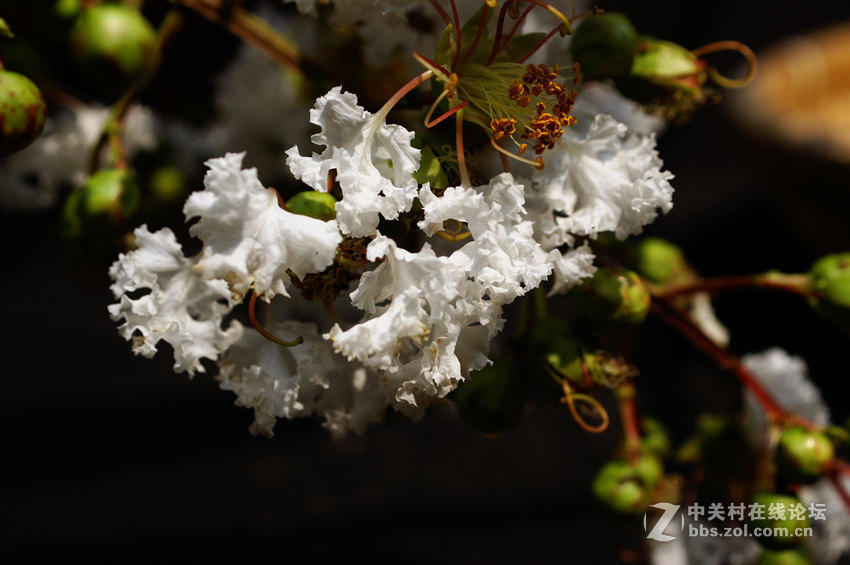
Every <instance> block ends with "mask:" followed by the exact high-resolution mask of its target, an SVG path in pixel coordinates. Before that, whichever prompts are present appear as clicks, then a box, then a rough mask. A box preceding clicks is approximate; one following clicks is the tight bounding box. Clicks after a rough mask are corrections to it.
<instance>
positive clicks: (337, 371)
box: [218, 322, 388, 438]
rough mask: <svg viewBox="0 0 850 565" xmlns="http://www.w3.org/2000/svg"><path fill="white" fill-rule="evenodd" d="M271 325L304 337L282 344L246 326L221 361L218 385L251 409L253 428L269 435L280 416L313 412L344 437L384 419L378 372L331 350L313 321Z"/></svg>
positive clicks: (383, 396) (383, 394)
mask: <svg viewBox="0 0 850 565" xmlns="http://www.w3.org/2000/svg"><path fill="white" fill-rule="evenodd" d="M271 329H272V331H273V332H274V334H275V335H278V336H282V337H283V338H285V339H291V338H295V337H296V336H301V337H303V338H304V342H303V343H302V344H300V345H298V346H297V347H281V346H280V345H278V344H276V343H273V342H271V341H269V340H267V339H266V338H264V337H262V336H261V335H260V334H259V333H257V332H255V331H253V330H246V331H245V333H244V335H243V336H242V339H240V340H239V341H238V342H237V343H235V344H234V345H233V346H232V347H231V348H230V349H229V350H228V351H227V353H226V354H225V355H224V357H223V358H222V360H221V362H220V366H221V371H220V373H219V375H218V380H219V382H220V384H221V388H223V389H225V390H230V391H233V392H234V393H235V394H236V396H237V399H236V404H237V405H238V406H244V407H246V408H252V409H253V410H254V423H253V424H251V428H250V431H251V433H252V434H255V435H257V434H262V435H265V436H269V437H271V436H272V435H274V433H273V430H274V425H275V423H276V422H277V419H278V418H287V419H292V418H296V417H302V416H309V415H311V414H317V415H320V416H324V417H325V424H324V425H325V427H326V428H328V430H329V431H330V432H331V435H332V436H334V437H335V438H342V437H345V435H346V434H347V433H348V432H354V433H357V434H362V433H363V432H365V430H366V427H367V426H369V425H370V424H372V423H374V422H378V421H381V420H382V419H383V414H384V410H385V408H386V406H387V404H388V397H387V394H386V392H385V391H384V389H383V388H382V387H381V386H380V383H379V382H378V377H377V376H376V375H375V374H374V373H370V372H367V371H366V369H365V368H363V367H362V366H359V365H356V364H353V363H349V362H347V361H346V360H345V359H344V358H343V357H342V356H340V355H337V354H335V353H334V352H333V350H332V349H331V345H330V344H329V343H328V342H327V341H325V340H323V339H322V337H321V336H320V335H319V334H318V332H317V330H316V326H315V324H312V323H301V322H283V323H279V324H277V325H275V326H272V328H271Z"/></svg>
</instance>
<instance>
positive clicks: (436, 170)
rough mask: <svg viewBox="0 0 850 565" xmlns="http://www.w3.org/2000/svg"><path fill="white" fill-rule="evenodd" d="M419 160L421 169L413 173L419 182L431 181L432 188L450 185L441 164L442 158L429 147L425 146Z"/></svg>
mask: <svg viewBox="0 0 850 565" xmlns="http://www.w3.org/2000/svg"><path fill="white" fill-rule="evenodd" d="M421 151H422V153H421V155H422V156H421V158H420V160H419V170H417V171H416V172H415V173H413V178H415V179H416V182H418V183H419V184H425V183H426V182H427V183H430V184H431V188H437V189H443V188H446V187H448V186H449V181H448V178H446V173H445V171H443V167H441V166H440V160H439V159H437V156H436V155H434V152H433V151H431V149H430V148H428V147H423V148H422V150H421Z"/></svg>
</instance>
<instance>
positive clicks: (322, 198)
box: [286, 190, 336, 222]
mask: <svg viewBox="0 0 850 565" xmlns="http://www.w3.org/2000/svg"><path fill="white" fill-rule="evenodd" d="M335 206H336V199H335V198H334V197H333V196H331V195H330V194H329V193H327V192H318V191H316V190H305V191H304V192H299V193H298V194H296V195H295V196H293V197H292V198H290V199H289V200H287V201H286V209H287V210H289V211H290V212H292V213H293V214H301V215H302V216H310V217H311V218H316V219H317V220H322V221H325V222H327V221H328V220H333V219H334V218H336V208H335Z"/></svg>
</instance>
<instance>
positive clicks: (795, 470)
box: [776, 428, 835, 483]
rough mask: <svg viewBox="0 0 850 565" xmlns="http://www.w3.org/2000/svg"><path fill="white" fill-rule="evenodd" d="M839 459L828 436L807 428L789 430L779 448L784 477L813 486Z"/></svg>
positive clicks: (785, 431)
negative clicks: (833, 461)
mask: <svg viewBox="0 0 850 565" xmlns="http://www.w3.org/2000/svg"><path fill="white" fill-rule="evenodd" d="M834 456H835V448H834V447H833V445H832V442H831V441H830V440H829V438H827V437H826V436H825V435H824V434H822V433H820V432H818V431H814V430H807V429H804V428H787V429H785V430H784V431H783V432H782V436H780V438H779V444H778V445H777V447H776V463H777V468H778V472H779V474H780V476H781V478H783V479H785V480H787V481H790V482H801V483H810V482H814V481H816V480H817V479H818V478H820V476H821V475H822V474H823V473H824V472H825V471H826V470H827V468H828V467H829V465H830V463H832V460H833V457H834Z"/></svg>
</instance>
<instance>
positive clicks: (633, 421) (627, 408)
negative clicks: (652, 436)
mask: <svg viewBox="0 0 850 565" xmlns="http://www.w3.org/2000/svg"><path fill="white" fill-rule="evenodd" d="M616 394H617V401H618V405H619V408H620V420H622V424H623V435H625V437H626V452H627V455H628V458H629V461H630V462H631V463H632V465H634V464H636V463H637V460H638V457H639V456H640V444H641V440H640V420H639V419H638V410H637V402H636V401H635V387H634V385H633V384H632V383H630V382H625V383H623V384H622V385H620V387H619V388H617V393H616Z"/></svg>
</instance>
